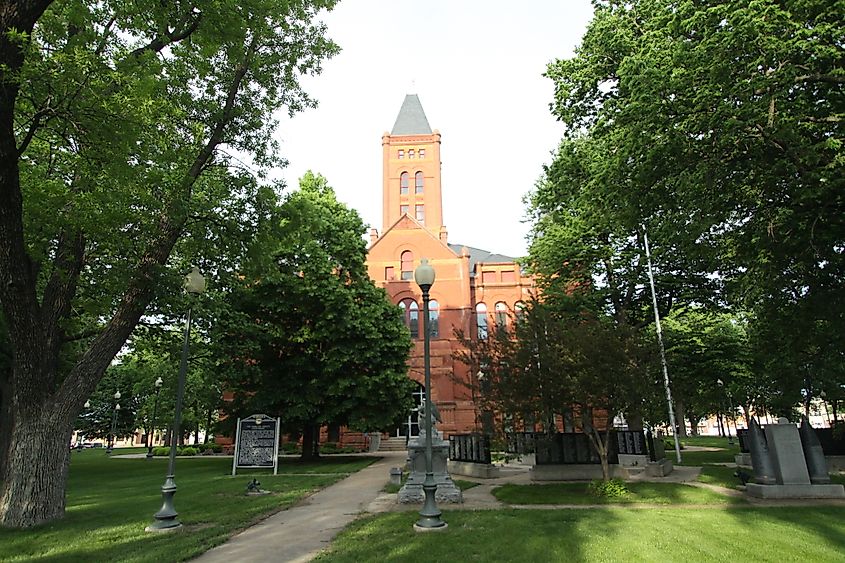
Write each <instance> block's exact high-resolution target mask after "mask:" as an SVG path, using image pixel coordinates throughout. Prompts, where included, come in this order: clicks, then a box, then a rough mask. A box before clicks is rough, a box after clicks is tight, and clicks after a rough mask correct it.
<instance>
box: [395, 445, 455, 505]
mask: <svg viewBox="0 0 845 563" xmlns="http://www.w3.org/2000/svg"><path fill="white" fill-rule="evenodd" d="M408 457H409V465H410V470H411V474H410V475H409V476H408V480H407V481H405V484H404V485H403V486H402V488H401V489H400V490H399V502H400V503H403V504H415V503H419V504H422V503H423V501H425V493H424V492H423V489H422V486H423V483H424V482H425V439H424V438H423V439H421V440H411V442H410V443H409V444H408ZM448 457H449V442H447V441H446V440H443V439H442V438H440V437H439V436H436V437H434V438H433V439H432V447H431V462H432V463H431V465H432V468H433V470H434V482H435V483H436V484H437V491H436V492H435V493H434V498H435V500H436V501H437V502H438V503H440V502H463V501H464V498H463V494H461V490H460V489H459V488H458V487H457V486H455V483H454V481H452V478H451V477H450V476H449V473H448V472H447V470H446V461H447V459H448Z"/></svg>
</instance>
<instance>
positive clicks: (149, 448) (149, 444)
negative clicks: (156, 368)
mask: <svg viewBox="0 0 845 563" xmlns="http://www.w3.org/2000/svg"><path fill="white" fill-rule="evenodd" d="M162 383H164V382H163V381H162V380H161V378H160V377H158V378H156V380H155V383H154V384H153V385H155V388H156V390H155V394H156V398H155V402H154V403H153V421H152V424H150V434H149V436H147V459H152V458H153V436H155V433H156V417H157V416H158V393H159V391H161V385H162Z"/></svg>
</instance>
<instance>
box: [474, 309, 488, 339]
mask: <svg viewBox="0 0 845 563" xmlns="http://www.w3.org/2000/svg"><path fill="white" fill-rule="evenodd" d="M475 328H476V329H477V330H478V339H479V340H486V339H487V305H485V304H484V303H479V304H478V305H476V306H475Z"/></svg>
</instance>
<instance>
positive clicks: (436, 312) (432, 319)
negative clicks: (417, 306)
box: [428, 299, 440, 338]
mask: <svg viewBox="0 0 845 563" xmlns="http://www.w3.org/2000/svg"><path fill="white" fill-rule="evenodd" d="M428 333H429V334H430V335H431V337H432V338H438V337H439V336H440V303H438V302H437V301H436V300H434V299H432V300H431V301H429V302H428Z"/></svg>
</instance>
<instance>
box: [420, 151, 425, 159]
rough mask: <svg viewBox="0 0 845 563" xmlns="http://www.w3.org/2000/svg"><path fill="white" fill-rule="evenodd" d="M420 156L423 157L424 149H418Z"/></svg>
mask: <svg viewBox="0 0 845 563" xmlns="http://www.w3.org/2000/svg"><path fill="white" fill-rule="evenodd" d="M420 158H425V149H420Z"/></svg>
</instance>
